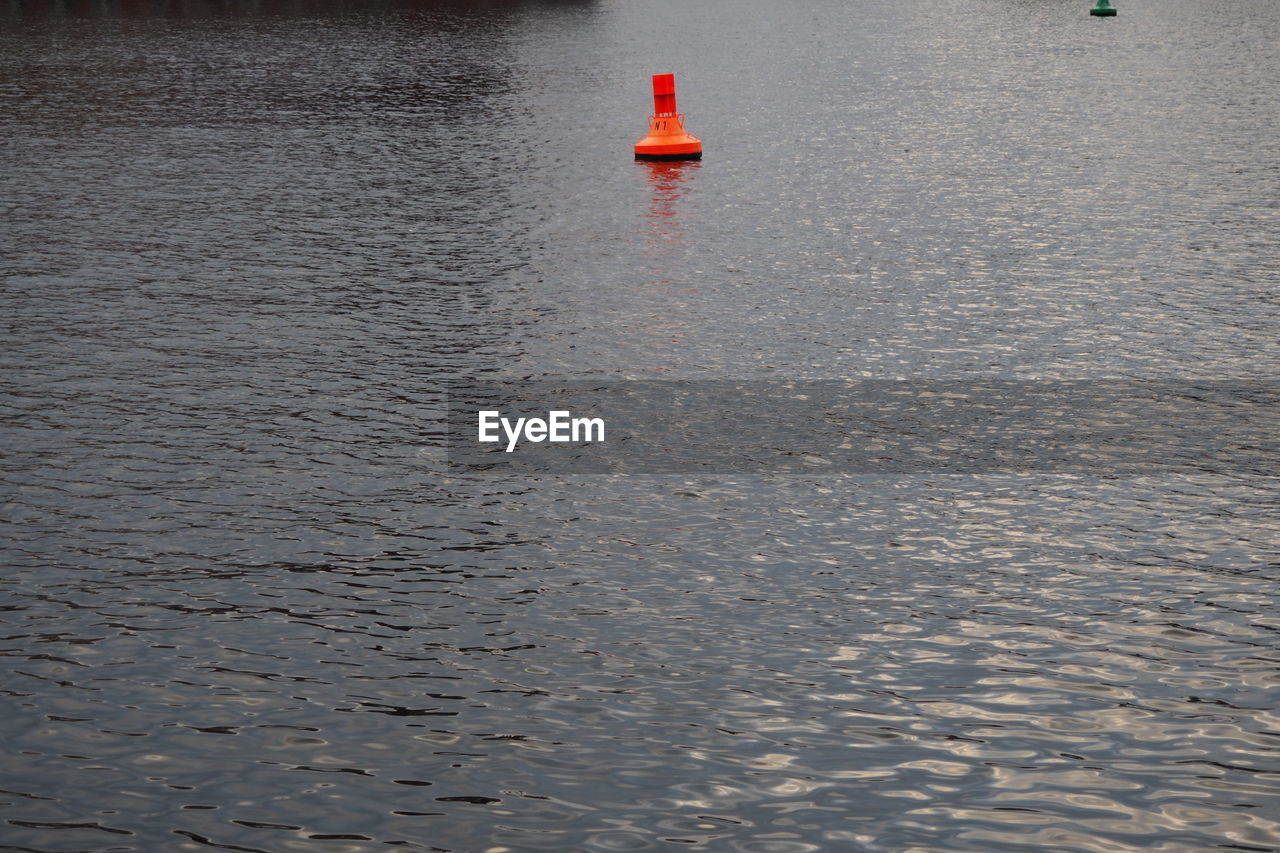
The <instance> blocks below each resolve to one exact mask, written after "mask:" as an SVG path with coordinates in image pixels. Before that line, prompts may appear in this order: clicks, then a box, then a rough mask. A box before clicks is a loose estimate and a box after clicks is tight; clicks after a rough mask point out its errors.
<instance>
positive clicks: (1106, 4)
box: [1089, 0, 1116, 18]
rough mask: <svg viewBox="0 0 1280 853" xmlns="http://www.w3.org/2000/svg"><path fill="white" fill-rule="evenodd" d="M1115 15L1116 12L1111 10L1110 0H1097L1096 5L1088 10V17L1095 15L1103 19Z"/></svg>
mask: <svg viewBox="0 0 1280 853" xmlns="http://www.w3.org/2000/svg"><path fill="white" fill-rule="evenodd" d="M1115 13H1116V10H1115V9H1113V8H1111V0H1098V5H1097V6H1094V7H1093V8H1092V9H1090V10H1089V14H1090V15H1097V16H1099V17H1103V18H1105V17H1110V16H1111V15H1114V14H1115Z"/></svg>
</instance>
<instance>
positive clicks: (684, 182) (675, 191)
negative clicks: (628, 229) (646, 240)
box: [636, 160, 702, 243]
mask: <svg viewBox="0 0 1280 853" xmlns="http://www.w3.org/2000/svg"><path fill="white" fill-rule="evenodd" d="M701 167H702V163H700V162H699V161H697V160H674V161H664V160H637V161H636V168H637V169H641V170H643V171H644V172H645V173H646V175H645V176H646V177H647V178H648V181H649V186H650V187H651V188H652V191H653V200H652V202H651V203H650V205H649V212H648V214H646V218H647V220H648V224H649V232H648V233H649V235H650V237H651V239H652V240H653V241H654V242H656V243H666V242H673V243H682V242H684V233H683V230H682V228H681V226H680V217H679V205H680V199H681V198H683V197H684V196H685V195H686V194H687V193H688V191H689V185H691V184H692V182H693V179H694V176H695V175H696V174H697V171H698V169H700V168H701Z"/></svg>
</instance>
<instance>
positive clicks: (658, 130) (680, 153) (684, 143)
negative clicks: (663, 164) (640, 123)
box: [635, 113, 702, 160]
mask: <svg viewBox="0 0 1280 853" xmlns="http://www.w3.org/2000/svg"><path fill="white" fill-rule="evenodd" d="M635 152H636V159H637V160H697V159H699V158H700V157H702V140H701V139H699V138H698V137H696V136H693V135H691V134H689V133H688V132H686V131H685V129H684V116H682V115H678V114H676V113H665V114H659V115H653V116H649V134H648V135H647V136H645V137H644V138H643V139H641V140H640V141H639V142H637V143H636V144H635Z"/></svg>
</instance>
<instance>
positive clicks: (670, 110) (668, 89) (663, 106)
mask: <svg viewBox="0 0 1280 853" xmlns="http://www.w3.org/2000/svg"><path fill="white" fill-rule="evenodd" d="M653 114H654V115H658V116H672V115H675V114H676V75H674V74H655V75H653Z"/></svg>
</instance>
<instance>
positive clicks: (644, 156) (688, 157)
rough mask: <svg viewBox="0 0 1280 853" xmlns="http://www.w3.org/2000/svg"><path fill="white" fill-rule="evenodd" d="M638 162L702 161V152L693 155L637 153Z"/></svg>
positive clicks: (695, 152)
mask: <svg viewBox="0 0 1280 853" xmlns="http://www.w3.org/2000/svg"><path fill="white" fill-rule="evenodd" d="M636 159H637V160H701V159H702V152H701V151H694V152H693V153H692V154H641V153H640V152H639V151H637V152H636Z"/></svg>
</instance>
